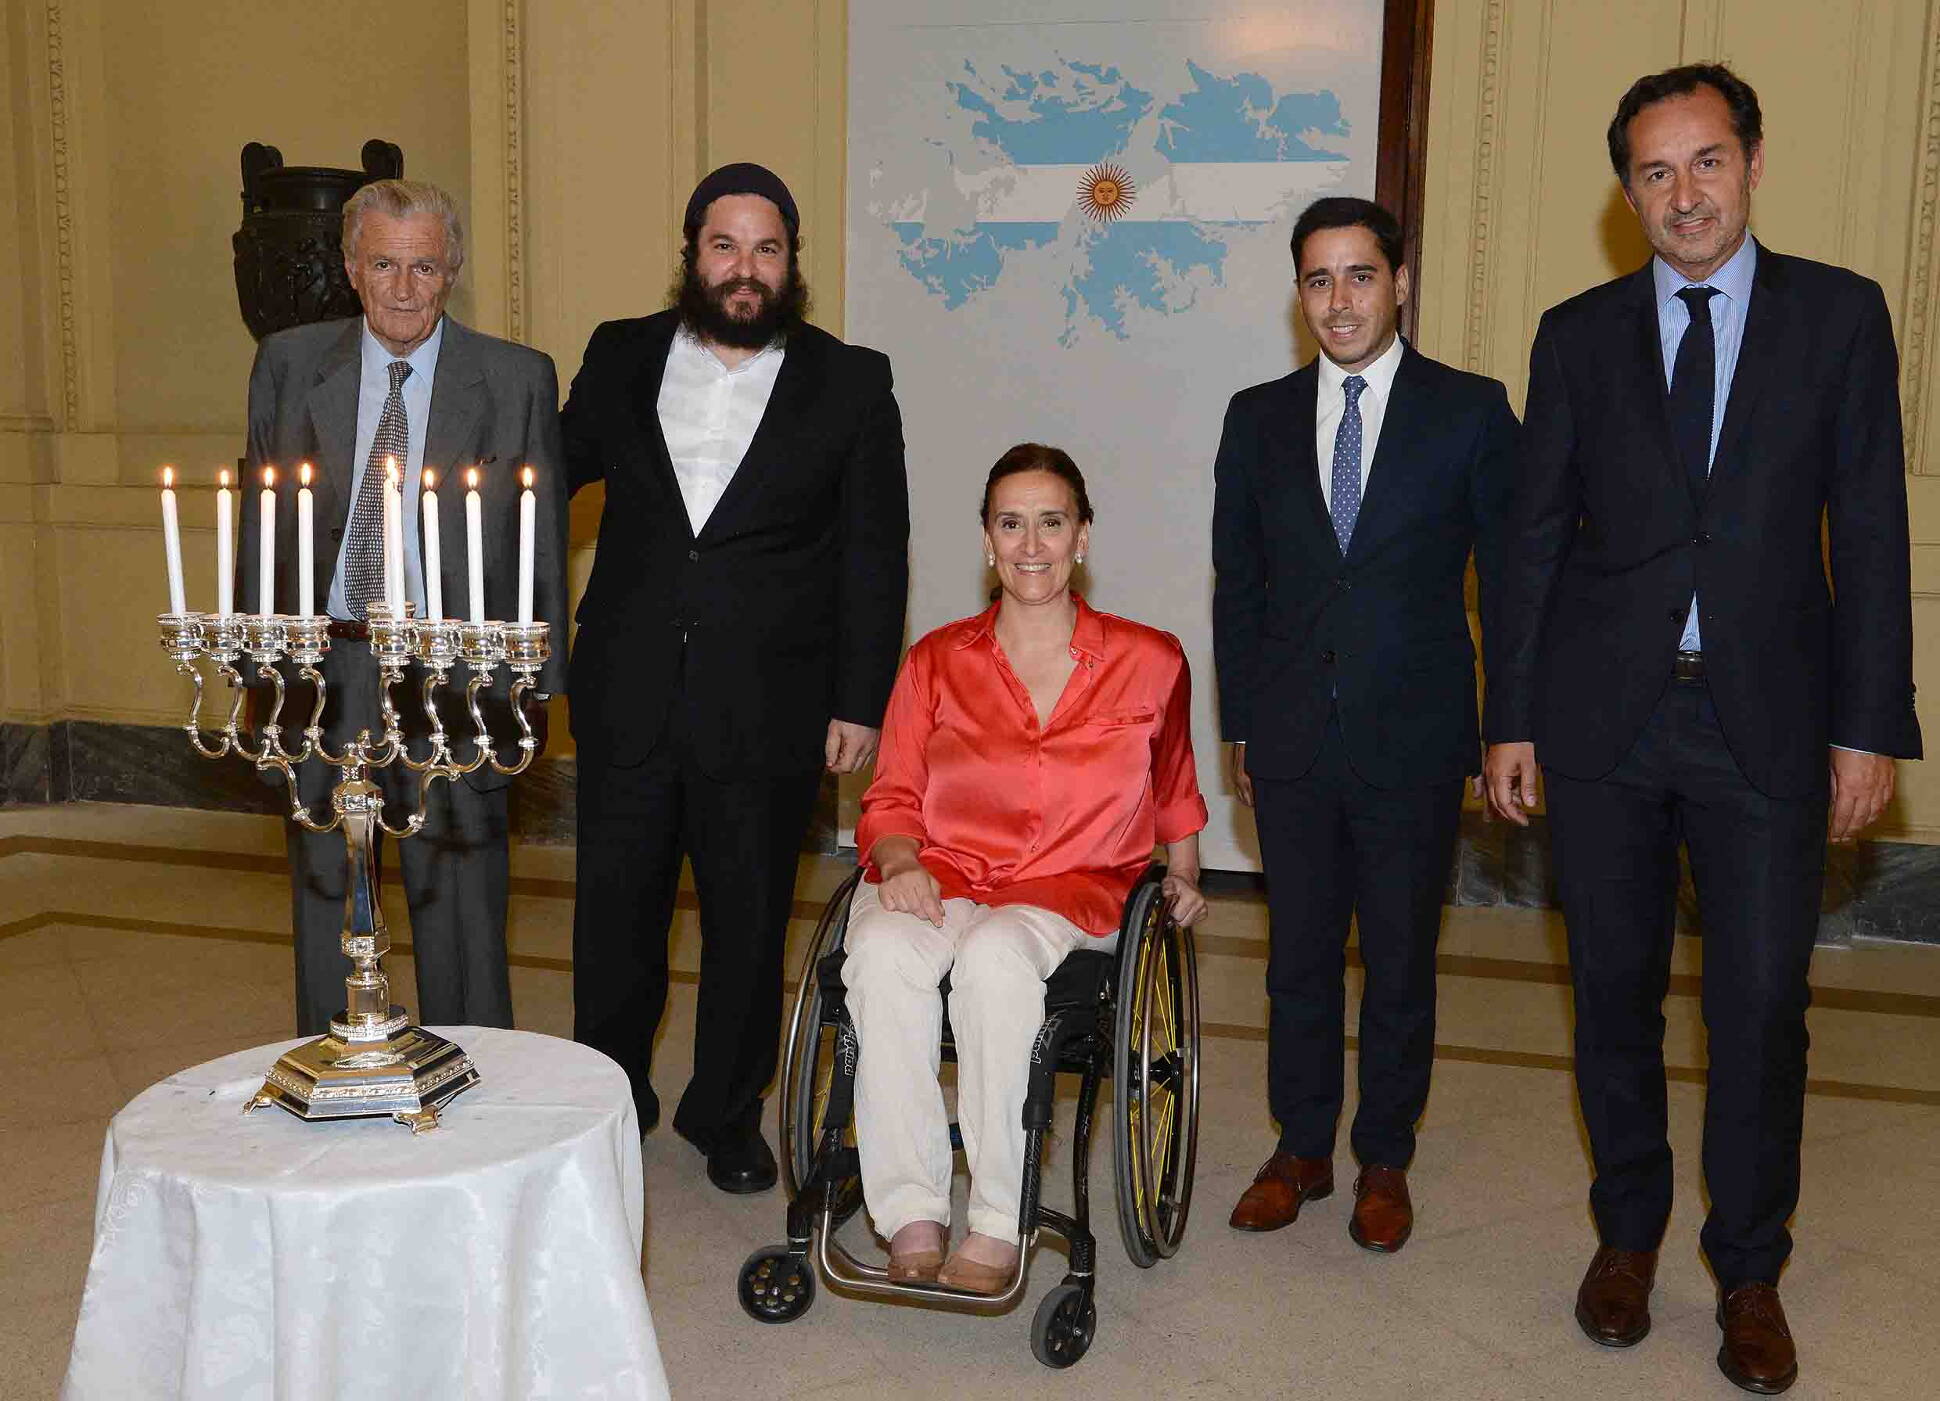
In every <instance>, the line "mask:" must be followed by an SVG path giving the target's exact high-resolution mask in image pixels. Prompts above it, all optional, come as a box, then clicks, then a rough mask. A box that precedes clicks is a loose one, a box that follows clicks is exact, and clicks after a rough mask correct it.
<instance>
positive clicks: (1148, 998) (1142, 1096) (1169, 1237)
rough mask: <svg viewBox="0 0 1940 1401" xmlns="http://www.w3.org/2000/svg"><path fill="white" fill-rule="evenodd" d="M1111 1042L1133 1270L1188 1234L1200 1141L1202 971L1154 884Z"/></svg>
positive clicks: (1138, 925)
mask: <svg viewBox="0 0 1940 1401" xmlns="http://www.w3.org/2000/svg"><path fill="white" fill-rule="evenodd" d="M1118 960H1119V961H1118V996H1117V1005H1116V1008H1115V1018H1116V1027H1115V1030H1114V1035H1113V1037H1112V1072H1111V1073H1112V1079H1113V1081H1114V1082H1115V1083H1114V1088H1113V1094H1114V1097H1115V1101H1116V1102H1115V1104H1114V1106H1113V1113H1112V1136H1113V1146H1114V1148H1115V1149H1116V1154H1115V1157H1116V1161H1117V1176H1118V1229H1119V1234H1120V1235H1121V1236H1122V1237H1123V1238H1124V1241H1125V1253H1126V1254H1127V1255H1128V1256H1130V1257H1131V1261H1132V1263H1133V1264H1134V1265H1137V1266H1139V1268H1141V1269H1149V1268H1150V1267H1151V1266H1153V1265H1155V1264H1157V1263H1158V1262H1159V1261H1160V1260H1164V1259H1170V1258H1171V1257H1172V1255H1173V1254H1174V1253H1175V1252H1177V1250H1178V1249H1179V1242H1180V1241H1181V1240H1182V1239H1184V1237H1185V1230H1186V1213H1187V1211H1188V1209H1189V1208H1190V1207H1191V1205H1192V1174H1193V1163H1194V1159H1195V1157H1196V1155H1197V1152H1198V1145H1199V973H1198V963H1197V961H1196V959H1195V956H1194V953H1193V943H1192V931H1191V930H1189V929H1183V928H1181V927H1180V926H1179V925H1178V924H1176V923H1174V922H1173V920H1172V917H1171V915H1170V913H1169V912H1168V911H1167V909H1166V905H1165V897H1164V894H1163V891H1162V889H1161V887H1160V885H1159V883H1158V882H1157V881H1151V882H1148V883H1146V884H1143V885H1141V886H1139V887H1138V889H1137V890H1135V891H1134V892H1133V895H1132V901H1131V904H1130V905H1129V906H1128V907H1127V911H1126V920H1125V928H1124V933H1123V936H1122V937H1121V939H1120V942H1119V953H1118Z"/></svg>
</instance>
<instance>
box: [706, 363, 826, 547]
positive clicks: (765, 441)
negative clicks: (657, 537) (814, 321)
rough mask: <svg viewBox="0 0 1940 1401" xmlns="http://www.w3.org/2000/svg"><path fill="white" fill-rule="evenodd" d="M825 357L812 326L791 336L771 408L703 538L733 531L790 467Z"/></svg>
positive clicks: (715, 510)
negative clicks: (797, 434) (792, 450)
mask: <svg viewBox="0 0 1940 1401" xmlns="http://www.w3.org/2000/svg"><path fill="white" fill-rule="evenodd" d="M826 354H827V352H826V347H825V345H824V343H823V340H822V337H821V336H820V335H818V334H816V333H815V332H814V331H813V329H812V328H804V329H803V330H801V331H800V332H798V333H796V334H795V335H794V336H792V337H791V338H790V340H789V342H788V348H787V352H786V353H785V354H784V355H783V356H782V361H781V370H780V371H779V372H778V373H777V374H776V376H775V387H774V390H773V391H772V392H771V393H770V394H769V395H768V407H767V408H766V409H765V410H763V412H762V415H761V423H760V425H759V426H758V427H756V429H755V433H754V437H753V438H752V439H750V440H749V442H748V450H747V452H746V453H744V454H743V455H742V458H741V465H740V466H739V467H737V468H735V469H734V476H733V477H731V478H730V479H729V480H728V484H727V489H726V490H725V491H723V492H722V493H721V499H720V500H719V501H717V502H716V503H715V504H714V510H713V512H712V513H711V514H710V515H709V516H708V518H707V524H706V525H704V526H702V527H701V535H702V536H703V537H705V538H708V539H713V538H717V537H719V536H720V535H721V534H723V533H724V532H725V531H727V530H729V529H731V528H732V527H733V524H734V519H735V517H736V516H737V515H739V514H742V513H745V512H746V510H747V508H748V503H749V502H750V501H751V500H759V498H760V494H761V489H762V487H763V485H764V484H765V483H766V481H767V480H768V479H769V478H771V477H772V476H773V475H774V473H776V472H777V471H780V470H782V469H783V468H784V467H785V466H786V464H787V461H788V456H789V448H788V444H789V443H790V442H791V440H792V438H793V430H794V429H795V427H796V426H797V425H798V424H799V423H800V422H801V419H802V417H803V415H804V414H805V413H806V412H807V410H808V408H809V406H810V405H811V404H813V403H814V401H815V395H816V393H817V392H818V391H819V390H820V389H821V386H822V376H823V371H824V369H825V366H826Z"/></svg>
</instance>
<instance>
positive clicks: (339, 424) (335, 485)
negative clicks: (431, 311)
mask: <svg viewBox="0 0 1940 1401" xmlns="http://www.w3.org/2000/svg"><path fill="white" fill-rule="evenodd" d="M363 334H364V318H363V317H361V316H358V317H353V318H352V319H351V320H349V321H347V322H345V323H344V330H343V334H342V336H340V337H339V338H338V340H337V342H336V343H335V344H334V345H332V346H331V347H330V349H329V350H328V351H326V352H325V353H324V355H323V357H322V358H321V359H319V360H318V361H317V370H316V378H315V379H314V380H313V381H312V383H311V386H310V393H309V396H308V404H309V412H310V435H311V439H312V441H313V442H314V443H315V444H316V454H317V456H316V461H315V462H314V463H313V464H312V465H313V466H314V467H315V468H316V476H315V479H314V485H313V490H314V491H315V493H316V502H315V510H316V519H317V526H318V529H319V530H320V531H321V532H323V533H324V538H325V540H328V539H329V538H330V537H329V534H328V532H330V531H332V530H338V529H341V528H343V527H344V526H346V525H347V524H348V523H349V520H350V483H351V481H352V479H353V478H354V477H355V476H356V474H357V463H356V461H355V460H354V459H355V456H356V452H357V388H358V381H359V380H360V379H361V378H362V375H363V352H362V347H363ZM336 573H337V551H336V550H335V549H333V548H330V547H328V546H327V545H320V547H319V548H318V550H317V552H316V578H315V580H314V583H315V586H316V597H317V599H318V601H319V602H321V601H323V600H325V599H327V598H329V597H330V583H331V580H333V579H334V578H335V577H336Z"/></svg>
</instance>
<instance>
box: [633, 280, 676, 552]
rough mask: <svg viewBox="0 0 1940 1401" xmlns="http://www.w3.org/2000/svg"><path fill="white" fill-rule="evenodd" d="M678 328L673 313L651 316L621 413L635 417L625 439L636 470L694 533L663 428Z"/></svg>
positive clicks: (644, 331) (638, 351) (640, 344)
mask: <svg viewBox="0 0 1940 1401" xmlns="http://www.w3.org/2000/svg"><path fill="white" fill-rule="evenodd" d="M679 328H680V318H679V317H678V316H676V315H675V314H674V313H672V312H661V313H659V314H658V315H656V316H652V317H649V318H648V320H647V323H646V325H645V327H644V328H643V330H642V331H641V335H640V341H639V345H638V348H637V352H636V353H637V354H638V356H639V360H638V363H637V364H636V365H635V367H634V372H633V381H632V385H631V387H630V389H629V391H628V392H627V393H626V394H624V395H622V396H621V404H620V412H621V413H622V414H625V415H628V416H630V418H631V419H632V426H633V431H632V432H631V433H628V434H626V435H625V439H626V441H627V442H629V443H631V444H633V445H634V446H635V448H636V451H635V453H634V455H633V466H634V469H635V470H636V471H637V472H638V473H639V474H640V476H641V479H642V482H643V484H645V483H648V482H651V483H655V484H657V485H658V486H659V488H660V490H661V492H662V493H663V494H664V496H665V497H666V499H667V500H668V501H670V502H671V503H672V506H671V509H672V510H673V511H675V512H676V513H678V515H679V517H680V523H681V525H682V526H683V527H684V528H685V529H686V530H687V532H688V533H689V534H690V535H691V534H692V533H693V526H692V525H691V524H690V523H689V522H688V520H687V503H686V501H685V499H684V498H683V497H682V496H681V494H680V481H679V479H678V478H676V477H675V476H674V460H673V457H672V456H671V455H670V454H669V453H668V451H667V435H666V434H665V433H664V432H662V431H661V428H660V381H661V379H662V378H663V377H664V376H665V375H666V373H667V353H668V352H669V351H670V350H671V349H672V348H673V344H674V333H675V332H676V331H677V330H679Z"/></svg>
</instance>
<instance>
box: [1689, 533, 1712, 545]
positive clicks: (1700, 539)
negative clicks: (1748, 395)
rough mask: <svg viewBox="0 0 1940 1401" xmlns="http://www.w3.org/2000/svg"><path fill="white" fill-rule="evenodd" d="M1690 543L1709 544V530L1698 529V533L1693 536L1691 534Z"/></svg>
mask: <svg viewBox="0 0 1940 1401" xmlns="http://www.w3.org/2000/svg"><path fill="white" fill-rule="evenodd" d="M1691 543H1692V544H1693V545H1708V544H1710V543H1711V532H1710V531H1708V530H1700V531H1699V532H1698V533H1697V534H1696V535H1695V536H1693V537H1692V538H1691Z"/></svg>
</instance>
